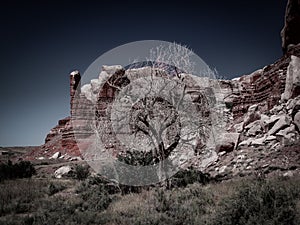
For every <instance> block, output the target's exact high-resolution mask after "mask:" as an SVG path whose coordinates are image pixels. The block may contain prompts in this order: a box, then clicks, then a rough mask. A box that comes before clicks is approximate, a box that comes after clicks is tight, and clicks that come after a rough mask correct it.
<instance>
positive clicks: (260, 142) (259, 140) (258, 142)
mask: <svg viewBox="0 0 300 225" xmlns="http://www.w3.org/2000/svg"><path fill="white" fill-rule="evenodd" d="M264 141H265V137H261V138H257V139H254V140H252V142H251V145H253V146H257V145H263V144H264Z"/></svg>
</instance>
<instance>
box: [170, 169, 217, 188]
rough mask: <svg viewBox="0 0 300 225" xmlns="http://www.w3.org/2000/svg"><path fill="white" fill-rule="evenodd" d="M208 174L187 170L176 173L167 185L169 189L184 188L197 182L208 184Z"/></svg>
mask: <svg viewBox="0 0 300 225" xmlns="http://www.w3.org/2000/svg"><path fill="white" fill-rule="evenodd" d="M211 180H212V179H211V177H210V175H209V174H205V173H202V172H201V171H198V170H195V169H193V168H189V169H187V170H180V171H178V172H177V173H176V174H175V175H174V176H173V177H171V178H170V180H169V183H170V186H171V187H186V186H187V185H188V184H193V183H195V182H198V183H200V184H208V183H209V182H210V181H211Z"/></svg>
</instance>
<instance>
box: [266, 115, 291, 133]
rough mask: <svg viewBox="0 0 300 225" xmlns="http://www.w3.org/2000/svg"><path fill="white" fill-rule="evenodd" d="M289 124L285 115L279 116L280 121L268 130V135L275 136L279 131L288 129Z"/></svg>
mask: <svg viewBox="0 0 300 225" xmlns="http://www.w3.org/2000/svg"><path fill="white" fill-rule="evenodd" d="M290 123H291V120H290V119H289V117H287V116H286V115H282V116H280V119H279V120H278V121H277V122H276V123H275V124H274V126H273V127H272V128H271V130H269V132H268V134H269V135H273V134H276V133H277V132H278V131H279V130H282V129H284V128H286V127H288V126H289V125H290Z"/></svg>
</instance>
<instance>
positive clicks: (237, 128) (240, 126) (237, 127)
mask: <svg viewBox="0 0 300 225" xmlns="http://www.w3.org/2000/svg"><path fill="white" fill-rule="evenodd" d="M233 128H234V131H235V132H238V133H241V132H242V131H243V129H244V122H241V123H237V124H235V125H234V126H233Z"/></svg>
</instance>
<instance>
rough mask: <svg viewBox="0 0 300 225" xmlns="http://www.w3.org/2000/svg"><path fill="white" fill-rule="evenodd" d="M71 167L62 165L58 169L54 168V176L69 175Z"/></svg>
mask: <svg viewBox="0 0 300 225" xmlns="http://www.w3.org/2000/svg"><path fill="white" fill-rule="evenodd" d="M72 171H73V169H72V168H71V167H70V166H62V167H60V168H59V169H57V170H55V172H54V176H55V178H59V179H60V178H62V177H63V176H67V175H69V174H70V173H71V172H72Z"/></svg>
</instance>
